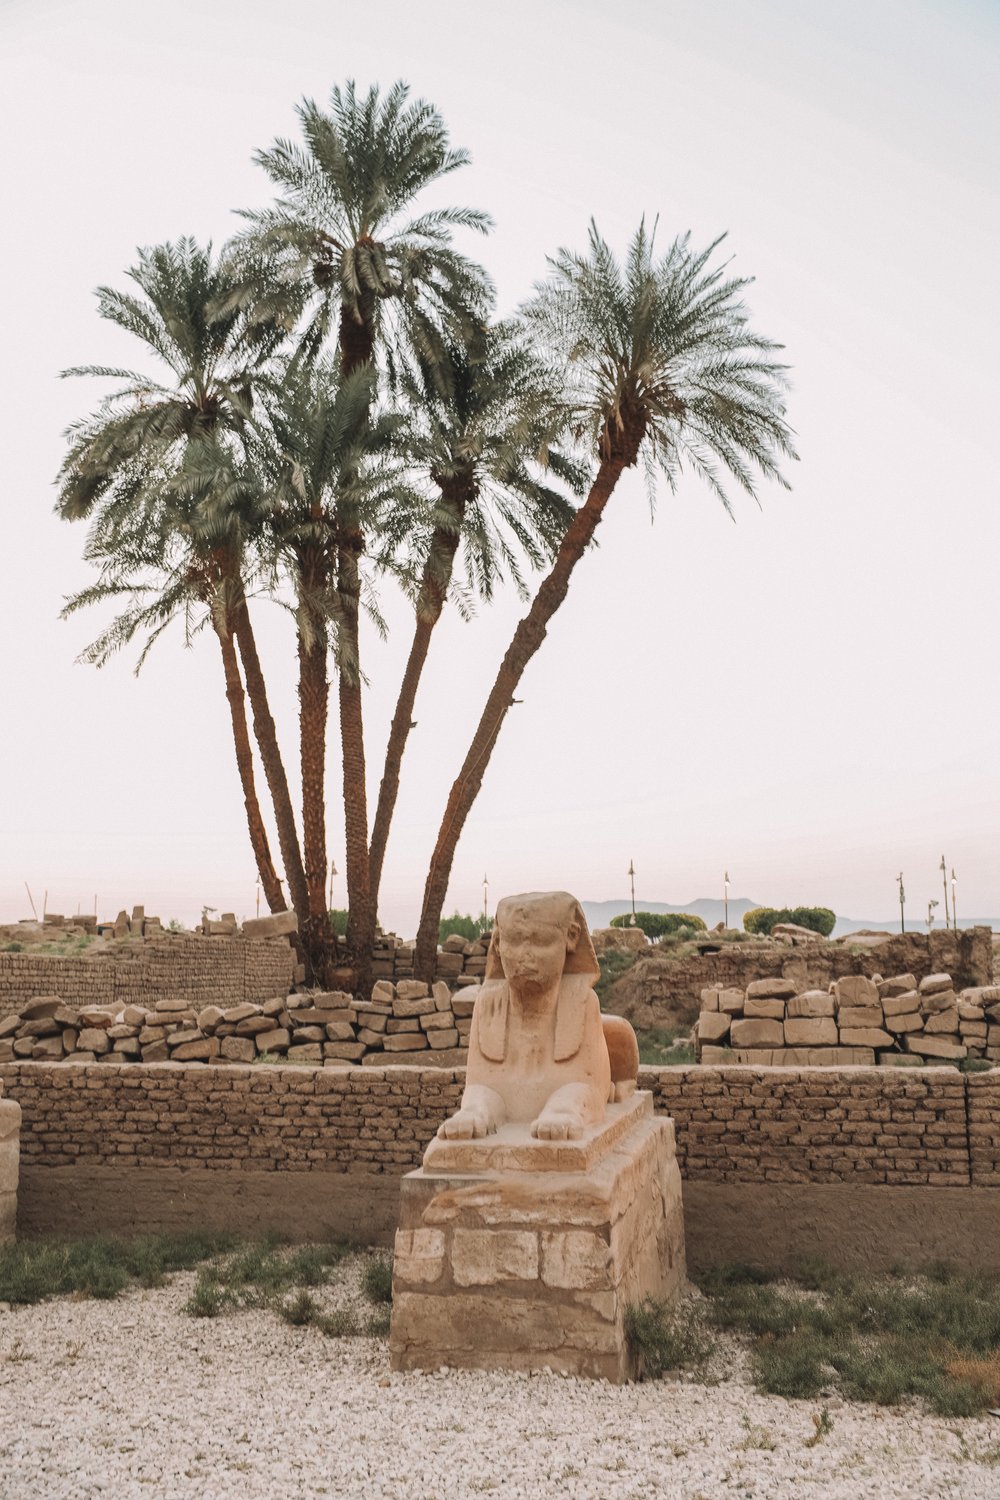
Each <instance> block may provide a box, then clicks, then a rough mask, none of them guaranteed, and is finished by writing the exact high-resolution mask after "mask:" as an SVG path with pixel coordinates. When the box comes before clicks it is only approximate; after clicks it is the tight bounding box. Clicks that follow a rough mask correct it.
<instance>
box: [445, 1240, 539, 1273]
mask: <svg viewBox="0 0 1000 1500" xmlns="http://www.w3.org/2000/svg"><path fill="white" fill-rule="evenodd" d="M451 1270H452V1275H453V1276H454V1278H455V1280H456V1282H457V1283H458V1285H459V1286H495V1285H496V1284H497V1283H499V1282H503V1281H535V1280H537V1278H538V1235H537V1234H536V1233H534V1231H532V1230H526V1229H499V1230H498V1229H455V1230H454V1231H453V1234H452V1243H451Z"/></svg>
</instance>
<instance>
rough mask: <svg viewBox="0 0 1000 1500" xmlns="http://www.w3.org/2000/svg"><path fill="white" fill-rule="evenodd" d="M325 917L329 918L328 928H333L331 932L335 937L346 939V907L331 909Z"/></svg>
mask: <svg viewBox="0 0 1000 1500" xmlns="http://www.w3.org/2000/svg"><path fill="white" fill-rule="evenodd" d="M327 916H328V917H329V918H330V926H331V927H332V928H333V930H334V932H335V933H336V934H337V936H338V937H346V936H347V917H348V912H347V909H346V907H341V906H335V907H332V908H331V909H330V910H329V911H328V912H327Z"/></svg>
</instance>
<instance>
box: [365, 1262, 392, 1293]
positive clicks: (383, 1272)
mask: <svg viewBox="0 0 1000 1500" xmlns="http://www.w3.org/2000/svg"><path fill="white" fill-rule="evenodd" d="M361 1290H362V1291H363V1292H364V1294H365V1296H366V1297H367V1298H368V1301H369V1302H374V1303H389V1302H391V1301H392V1261H391V1260H387V1259H386V1257H385V1256H384V1255H379V1256H377V1257H376V1258H375V1259H374V1260H370V1261H369V1262H368V1264H367V1265H366V1266H365V1269H364V1272H363V1273H362V1276H361Z"/></svg>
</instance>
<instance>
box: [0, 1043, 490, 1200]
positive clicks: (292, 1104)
mask: <svg viewBox="0 0 1000 1500" xmlns="http://www.w3.org/2000/svg"><path fill="white" fill-rule="evenodd" d="M0 1075H2V1079H0V1081H2V1083H3V1084H4V1085H6V1091H7V1095H8V1097H9V1098H12V1099H16V1100H17V1101H18V1103H20V1105H21V1108H22V1110H23V1122H22V1129H21V1160H22V1164H23V1167H24V1168H25V1169H30V1168H32V1167H35V1166H45V1167H67V1166H80V1167H86V1166H90V1167H94V1166H115V1167H122V1168H128V1167H133V1166H134V1167H149V1166H156V1165H157V1164H163V1165H168V1166H171V1167H201V1168H209V1169H211V1170H213V1171H223V1172H234V1171H235V1172H239V1171H241V1170H246V1171H253V1172H260V1171H265V1172H308V1171H309V1170H310V1169H312V1168H323V1169H324V1170H326V1171H331V1170H332V1171H344V1172H346V1171H348V1170H350V1169H352V1168H358V1167H361V1168H362V1169H363V1170H365V1171H368V1172H372V1173H391V1174H393V1175H394V1176H397V1177H398V1176H400V1175H401V1174H402V1173H403V1172H406V1171H408V1170H409V1169H410V1168H411V1167H414V1166H418V1165H419V1163H420V1160H421V1157H422V1156H423V1152H424V1148H425V1146H426V1145H427V1143H428V1141H429V1140H430V1139H431V1137H432V1136H433V1134H434V1132H435V1131H436V1129H437V1127H438V1124H439V1123H440V1121H441V1120H442V1119H443V1118H444V1117H445V1115H448V1114H451V1113H453V1112H454V1111H455V1110H456V1109H457V1108H458V1104H459V1099H460V1097H461V1091H462V1083H461V1081H460V1080H459V1076H458V1075H457V1074H456V1073H454V1072H451V1071H449V1070H446V1069H442V1070H441V1071H439V1072H420V1071H418V1070H416V1069H414V1068H403V1067H400V1068H387V1069H385V1070H384V1072H375V1071H374V1070H372V1069H369V1068H364V1069H361V1068H358V1069H354V1068H351V1069H340V1068H338V1069H331V1068H327V1069H324V1068H316V1069H312V1068H300V1067H294V1068H278V1067H267V1068H249V1067H246V1068H240V1067H229V1068H204V1067H202V1068H199V1067H185V1066H184V1065H183V1064H181V1063H162V1064H156V1065H153V1066H151V1067H148V1068H142V1069H138V1068H128V1067H118V1066H115V1065H113V1064H89V1065H85V1066H83V1067H75V1066H71V1067H65V1066H64V1067H55V1066H52V1067H46V1066H43V1065H41V1064H37V1063H36V1064H33V1065H32V1066H31V1067H18V1066H17V1065H15V1064H7V1065H4V1066H3V1067H2V1068H0Z"/></svg>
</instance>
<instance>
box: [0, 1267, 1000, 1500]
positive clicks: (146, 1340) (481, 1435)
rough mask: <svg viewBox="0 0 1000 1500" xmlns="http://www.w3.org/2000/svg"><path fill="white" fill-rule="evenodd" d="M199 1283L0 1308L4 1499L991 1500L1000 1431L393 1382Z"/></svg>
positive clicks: (584, 1392)
mask: <svg viewBox="0 0 1000 1500" xmlns="http://www.w3.org/2000/svg"><path fill="white" fill-rule="evenodd" d="M362 1263H363V1261H362V1257H360V1256H358V1257H353V1258H352V1260H351V1262H350V1263H349V1265H348V1270H349V1272H350V1275H351V1276H352V1277H353V1278H354V1280H355V1282H356V1277H357V1274H358V1272H359V1269H360V1266H361V1264H362ZM193 1282H194V1276H193V1275H190V1274H185V1275H178V1276H175V1277H174V1278H173V1279H172V1281H171V1282H170V1284H169V1285H168V1286H166V1287H163V1288H161V1289H159V1290H156V1291H145V1292H144V1291H136V1292H132V1293H129V1294H128V1295H126V1296H124V1297H122V1298H121V1299H119V1300H118V1301H115V1302H91V1301H80V1302H78V1301H74V1300H72V1299H66V1298H63V1299H58V1300H53V1301H49V1302H46V1303H44V1304H41V1305H39V1306H37V1307H27V1308H15V1309H12V1310H10V1311H2V1312H0V1497H2V1500H91V1497H95V1496H106V1497H109V1500H152V1497H155V1500H160V1497H163V1500H195V1497H198V1500H202V1497H205V1500H215V1497H219V1500H226V1497H238V1500H311V1497H313V1496H330V1497H338V1500H351V1497H363V1500H381V1497H387V1500H465V1497H470V1496H479V1495H490V1496H495V1497H510V1500H514V1497H525V1500H543V1497H549V1496H552V1497H556V1496H558V1497H560V1500H591V1497H594V1500H597V1497H600V1500H619V1497H621V1500H624V1497H630V1500H631V1497H636V1500H639V1497H642V1500H647V1497H661V1496H666V1497H670V1500H674V1497H676V1500H719V1497H726V1500H728V1497H739V1500H758V1497H759V1500H764V1497H768V1500H772V1497H773V1500H792V1497H794V1500H819V1497H823V1500H831V1497H836V1500H855V1497H857V1500H860V1497H865V1500H868V1497H871V1500H875V1497H878V1500H890V1497H891V1500H917V1497H920V1500H940V1497H944V1496H956V1497H961V1500H1000V1421H996V1420H993V1419H989V1418H986V1419H983V1420H975V1421H970V1420H963V1421H954V1420H945V1419H941V1418H938V1417H933V1416H929V1415H927V1414H926V1413H925V1412H922V1411H920V1410H919V1409H918V1408H917V1407H915V1406H914V1407H910V1408H907V1409H906V1410H903V1411H885V1410H882V1409H879V1408H877V1407H865V1406H858V1405H847V1404H841V1403H839V1402H837V1401H831V1402H830V1403H829V1405H830V1409H831V1410H830V1414H831V1417H832V1419H833V1429H832V1431H831V1432H830V1433H829V1434H828V1435H827V1436H826V1437H825V1438H824V1439H823V1441H822V1442H820V1443H819V1444H817V1445H816V1446H815V1447H812V1448H807V1447H806V1446H805V1442H806V1439H807V1438H809V1437H810V1436H811V1435H812V1434H813V1432H814V1427H813V1421H812V1416H813V1413H814V1412H815V1411H816V1410H817V1409H818V1406H819V1404H820V1403H818V1402H808V1401H785V1400H782V1399H780V1398H778V1397H769V1396H758V1395H756V1394H755V1393H754V1392H753V1391H752V1390H751V1389H750V1388H749V1387H748V1386H747V1384H746V1383H745V1382H744V1381H743V1379H742V1378H741V1376H740V1375H739V1374H738V1373H737V1374H735V1375H733V1376H731V1377H730V1378H729V1379H728V1380H725V1381H723V1382H722V1383H721V1384H719V1385H716V1386H708V1387H706V1386H699V1385H695V1384H688V1383H681V1384H670V1383H663V1382H661V1383H657V1384H650V1385H641V1386H640V1385H636V1386H625V1387H619V1388H615V1387H612V1386H608V1385H605V1384H597V1383H593V1382H588V1381H578V1380H572V1379H564V1378H560V1377H558V1376H547V1375H538V1376H517V1375H481V1374H463V1373H454V1372H446V1373H443V1374H442V1373H437V1374H434V1375H431V1376H421V1375H394V1374H390V1371H389V1361H388V1350H387V1347H386V1345H385V1343H384V1342H382V1341H380V1340H373V1339H367V1338H350V1339H329V1338H324V1337H323V1336H322V1335H321V1334H320V1333H318V1332H317V1331H316V1330H315V1329H312V1328H304V1329H299V1328H292V1327H289V1326H287V1325H286V1324H285V1323H283V1322H281V1321H280V1320H279V1319H278V1318H277V1317H276V1316H275V1315H274V1314H273V1313H269V1312H248V1311H241V1312H233V1313H229V1314H227V1315H226V1316H224V1317H222V1318H218V1319H215V1320H212V1321H208V1320H195V1319H191V1318H188V1317H186V1316H184V1315H183V1314H182V1313H181V1312H180V1308H181V1305H182V1304H183V1302H184V1301H185V1300H186V1298H187V1296H188V1295H189V1293H190V1289H191V1287H192V1285H193ZM354 1295H355V1293H354V1292H353V1291H352V1290H351V1289H350V1287H348V1289H347V1290H346V1291H341V1292H339V1293H334V1294H333V1296H334V1300H341V1301H342V1300H343V1299H344V1298H347V1299H348V1300H350V1299H352V1298H353V1297H354ZM324 1300H325V1301H326V1300H328V1299H326V1298H324ZM733 1368H734V1369H735V1370H737V1371H738V1369H739V1361H738V1360H736V1361H734V1363H733ZM770 1444H773V1447H771V1446H768V1445H770Z"/></svg>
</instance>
